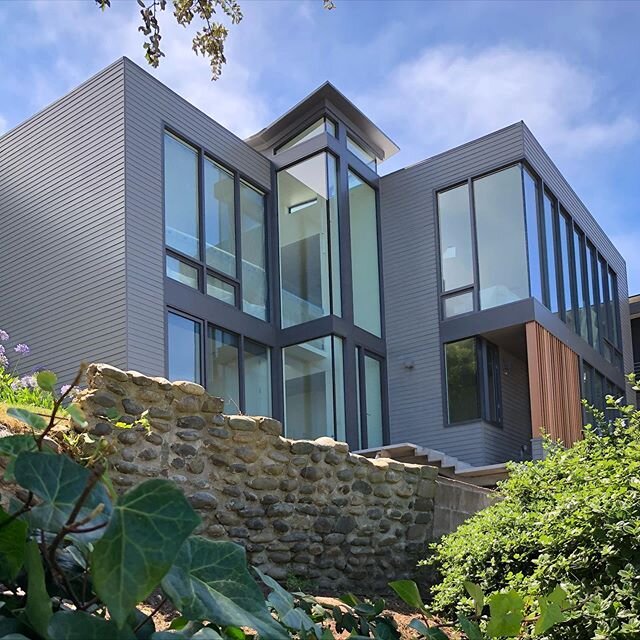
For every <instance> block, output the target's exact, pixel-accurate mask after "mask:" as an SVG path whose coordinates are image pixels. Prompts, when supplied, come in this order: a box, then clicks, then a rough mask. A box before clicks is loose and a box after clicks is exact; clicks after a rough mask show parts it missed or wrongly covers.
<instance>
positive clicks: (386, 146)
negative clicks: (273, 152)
mask: <svg viewBox="0 0 640 640" xmlns="http://www.w3.org/2000/svg"><path fill="white" fill-rule="evenodd" d="M325 112H326V113H328V114H332V113H333V115H334V117H337V118H339V119H340V120H342V121H343V122H344V123H345V124H346V125H347V126H348V127H349V128H350V129H352V130H353V131H354V133H355V134H356V135H357V136H359V137H360V138H361V139H362V141H363V142H365V143H366V144H367V145H368V146H369V147H370V148H371V150H372V151H373V152H374V153H375V155H376V157H377V158H378V159H379V160H381V161H382V160H387V159H388V158H390V157H391V156H392V155H394V154H395V153H397V152H398V151H400V147H398V145H397V144H396V143H395V142H393V140H391V138H389V136H387V135H386V134H385V133H384V132H383V131H382V130H381V129H380V128H379V127H377V126H376V125H375V124H374V123H373V122H372V121H371V120H370V119H369V118H367V116H365V115H364V113H362V111H360V109H358V107H356V106H355V105H354V104H353V102H351V101H350V100H349V99H348V98H347V97H346V96H345V95H344V94H342V93H341V92H340V91H338V90H337V89H336V88H335V87H334V86H333V85H332V84H331V83H330V82H325V83H324V84H323V85H321V86H320V87H318V88H317V89H316V90H315V91H313V92H312V93H310V94H309V95H308V96H307V97H306V98H304V99H303V100H301V101H300V102H298V104H296V105H295V106H294V107H293V108H291V109H289V111H287V112H286V113H285V114H284V115H282V116H280V117H279V118H278V119H277V120H275V121H274V122H272V123H271V124H270V125H269V126H267V127H265V128H264V129H262V131H259V132H258V133H256V134H254V135H252V136H250V137H249V138H247V139H246V140H245V142H246V143H247V144H249V145H250V146H252V147H253V148H254V149H256V150H257V151H265V150H267V149H270V148H272V147H274V146H276V145H278V144H279V143H281V142H283V141H284V138H286V137H287V136H288V135H289V134H291V133H293V132H294V131H295V129H296V127H297V126H299V125H300V124H302V123H303V122H305V121H307V120H308V119H309V117H310V115H314V116H316V117H321V115H322V114H323V113H325Z"/></svg>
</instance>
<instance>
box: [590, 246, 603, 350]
mask: <svg viewBox="0 0 640 640" xmlns="http://www.w3.org/2000/svg"><path fill="white" fill-rule="evenodd" d="M587 283H588V286H589V291H590V292H591V296H592V298H591V309H590V314H589V316H590V318H591V334H592V337H593V346H594V347H595V348H596V349H599V345H600V321H599V319H598V315H599V312H600V300H601V298H600V284H599V279H598V259H597V257H596V249H595V247H594V246H593V245H592V244H591V243H590V242H588V243H587Z"/></svg>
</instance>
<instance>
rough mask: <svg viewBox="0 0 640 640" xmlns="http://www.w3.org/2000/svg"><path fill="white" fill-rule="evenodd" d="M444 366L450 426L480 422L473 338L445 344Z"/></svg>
mask: <svg viewBox="0 0 640 640" xmlns="http://www.w3.org/2000/svg"><path fill="white" fill-rule="evenodd" d="M445 367H446V378H447V408H448V421H449V423H450V424H454V423H456V422H466V421H469V420H478V419H480V389H479V385H478V349H477V344H476V339H475V338H467V339H466V340H459V341H458V342H450V343H448V344H446V345H445Z"/></svg>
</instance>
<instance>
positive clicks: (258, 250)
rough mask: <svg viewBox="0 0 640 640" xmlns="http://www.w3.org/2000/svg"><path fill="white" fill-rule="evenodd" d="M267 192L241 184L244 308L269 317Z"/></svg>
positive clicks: (261, 316) (259, 315) (252, 313)
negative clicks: (265, 204)
mask: <svg viewBox="0 0 640 640" xmlns="http://www.w3.org/2000/svg"><path fill="white" fill-rule="evenodd" d="M264 202H265V199H264V194H263V193H261V192H260V191H258V190H256V189H254V188H253V187H251V186H249V185H248V184H246V183H245V182H241V183H240V216H241V223H242V224H241V226H242V298H243V299H242V309H243V311H246V312H247V313H250V314H251V315H252V316H255V317H256V318H260V319H261V320H266V319H267V254H266V234H265V208H264Z"/></svg>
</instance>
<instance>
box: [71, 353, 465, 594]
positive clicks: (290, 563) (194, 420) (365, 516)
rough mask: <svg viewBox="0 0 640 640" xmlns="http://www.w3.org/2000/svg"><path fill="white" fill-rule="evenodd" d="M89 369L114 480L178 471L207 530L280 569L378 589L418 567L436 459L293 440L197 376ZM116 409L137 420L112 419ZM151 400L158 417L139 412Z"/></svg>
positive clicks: (90, 396)
mask: <svg viewBox="0 0 640 640" xmlns="http://www.w3.org/2000/svg"><path fill="white" fill-rule="evenodd" d="M87 380H88V385H89V386H88V389H87V390H85V391H83V392H81V393H80V394H79V396H78V400H77V401H78V403H79V404H80V406H81V408H82V409H83V410H84V412H85V414H86V416H87V419H88V421H89V430H90V431H91V432H92V433H93V434H96V435H100V436H104V437H105V438H107V439H108V440H109V441H110V442H111V443H112V445H113V454H112V456H111V462H112V465H113V471H112V479H113V482H114V484H115V485H117V486H118V487H120V488H121V489H126V488H128V487H131V486H133V485H135V484H136V483H139V482H141V481H142V480H144V479H146V478H155V477H166V478H169V479H171V480H173V481H175V482H176V483H178V484H179V485H180V486H181V487H182V488H183V489H184V491H185V494H186V495H187V497H188V498H189V500H190V502H191V504H192V505H193V506H194V508H196V509H197V510H198V512H199V513H200V515H201V516H202V519H203V523H202V526H201V530H200V533H202V534H203V535H206V536H209V537H211V538H225V539H231V540H234V541H235V542H238V543H239V544H241V545H243V546H244V547H245V548H246V550H247V553H248V556H249V561H250V562H251V563H252V564H253V565H255V566H258V567H260V568H261V569H262V570H264V571H265V572H266V573H268V574H270V575H271V576H273V577H274V578H276V579H280V580H284V579H286V578H289V577H291V576H297V577H299V578H303V579H308V580H309V581H310V582H312V583H314V584H315V585H316V586H317V587H320V588H323V587H331V588H332V589H358V590H359V591H360V590H362V589H363V587H366V588H368V589H378V588H380V587H382V586H385V585H386V583H387V582H388V581H389V580H391V579H394V578H399V577H403V576H407V575H410V574H411V573H412V571H413V568H414V567H415V561H416V558H418V557H420V554H421V553H423V552H424V550H425V548H426V545H427V544H428V542H429V541H430V540H432V539H433V536H434V521H433V517H434V508H435V507H434V498H435V497H436V495H437V493H436V491H437V490H436V485H437V483H436V476H437V470H436V469H435V468H433V467H428V466H419V465H410V464H403V463H399V462H396V461H393V460H389V459H377V460H371V459H367V458H364V457H362V456H358V455H354V454H351V453H349V449H348V446H347V445H346V444H345V443H341V442H335V441H334V440H332V439H330V438H320V439H318V440H315V441H304V440H298V441H293V440H288V439H286V438H283V437H282V435H281V433H282V429H281V425H280V423H279V422H278V421H276V420H273V419H271V418H251V417H247V416H225V415H223V413H222V412H223V402H222V400H221V399H219V398H214V397H211V396H209V395H207V394H206V393H205V391H204V389H203V388H202V387H201V386H200V385H197V384H194V383H191V382H175V383H170V382H168V381H167V380H165V379H163V378H149V377H147V376H144V375H142V374H139V373H136V372H123V371H120V370H118V369H115V368H113V367H110V366H108V365H101V364H98V365H91V366H90V367H89V370H88V373H87ZM114 410H115V411H117V412H118V413H119V414H121V416H122V417H121V418H120V420H121V421H124V422H127V423H130V424H134V426H133V427H131V428H128V429H122V428H117V427H114V426H113V425H112V424H110V423H109V422H108V421H107V420H105V417H106V416H107V415H109V413H110V412H111V413H113V411H114ZM145 411H148V414H147V417H148V419H149V423H150V427H149V428H148V427H144V426H142V425H136V424H135V421H136V418H138V417H139V416H140V415H141V414H142V413H143V412H145ZM461 486H462V487H466V486H467V485H461ZM475 489H476V488H475V487H474V490H475ZM461 491H462V490H461ZM436 529H437V531H438V532H441V530H442V526H440V525H438V526H437V527H436Z"/></svg>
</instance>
